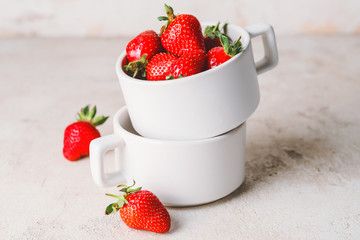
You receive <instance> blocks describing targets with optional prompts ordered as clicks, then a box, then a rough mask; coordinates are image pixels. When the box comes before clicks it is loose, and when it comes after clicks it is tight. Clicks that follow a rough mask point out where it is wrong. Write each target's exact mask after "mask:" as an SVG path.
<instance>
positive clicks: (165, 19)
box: [158, 16, 169, 21]
mask: <svg viewBox="0 0 360 240" xmlns="http://www.w3.org/2000/svg"><path fill="white" fill-rule="evenodd" d="M158 20H159V21H167V20H169V18H168V17H165V16H160V17H158Z"/></svg>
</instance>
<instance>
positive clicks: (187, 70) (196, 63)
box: [166, 49, 206, 79]
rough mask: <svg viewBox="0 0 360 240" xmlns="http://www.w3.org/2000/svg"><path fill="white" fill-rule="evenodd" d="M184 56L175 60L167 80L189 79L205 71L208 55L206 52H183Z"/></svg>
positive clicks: (198, 50) (167, 74)
mask: <svg viewBox="0 0 360 240" xmlns="http://www.w3.org/2000/svg"><path fill="white" fill-rule="evenodd" d="M181 52H182V53H183V54H182V56H181V57H180V58H178V59H177V60H175V61H174V62H173V63H172V64H171V65H170V67H169V70H168V72H167V73H166V79H174V78H175V79H176V78H179V77H188V76H191V75H194V74H196V73H200V72H202V71H203V70H204V66H205V60H206V55H205V51H204V50H200V49H197V50H193V51H181Z"/></svg>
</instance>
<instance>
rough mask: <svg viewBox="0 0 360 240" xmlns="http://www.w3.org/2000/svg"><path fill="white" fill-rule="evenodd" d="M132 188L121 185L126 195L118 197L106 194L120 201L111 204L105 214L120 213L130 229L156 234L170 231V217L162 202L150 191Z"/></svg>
mask: <svg viewBox="0 0 360 240" xmlns="http://www.w3.org/2000/svg"><path fill="white" fill-rule="evenodd" d="M134 185H135V181H134V184H133V185H132V186H126V185H119V186H118V187H122V189H121V190H120V191H121V192H124V193H125V194H123V195H121V196H116V195H113V194H106V195H108V196H110V197H115V198H117V199H118V201H117V202H116V203H112V204H110V205H109V206H108V207H107V208H106V210H105V214H106V215H108V214H111V213H115V212H117V211H119V212H120V217H121V219H122V220H123V221H124V223H125V224H126V225H127V226H128V227H130V228H135V229H141V230H148V231H151V232H156V233H165V232H167V231H169V229H170V225H171V224H170V215H169V213H168V211H167V210H166V208H165V207H164V205H163V204H162V203H161V202H160V200H159V199H158V198H157V197H156V196H155V195H154V194H153V193H152V192H150V191H146V190H140V189H141V187H139V188H136V189H131V187H133V186H134Z"/></svg>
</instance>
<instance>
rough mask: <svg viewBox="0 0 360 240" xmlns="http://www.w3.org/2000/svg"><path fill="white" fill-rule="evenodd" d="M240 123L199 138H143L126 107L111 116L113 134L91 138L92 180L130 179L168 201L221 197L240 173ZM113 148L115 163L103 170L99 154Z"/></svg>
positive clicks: (192, 202) (196, 201)
mask: <svg viewBox="0 0 360 240" xmlns="http://www.w3.org/2000/svg"><path fill="white" fill-rule="evenodd" d="M245 128H246V126H245V123H243V124H242V125H240V126H239V127H237V128H235V129H234V130H232V131H230V132H228V133H225V134H223V135H220V136H217V137H214V138H208V139H203V140H192V141H170V140H168V141H165V140H156V139H149V138H144V137H142V136H140V135H138V134H136V132H135V131H134V130H133V128H132V125H131V122H130V118H129V115H128V111H127V108H126V107H123V108H122V109H120V110H119V111H118V112H117V113H116V114H115V116H114V133H113V134H112V135H108V136H104V137H100V138H97V139H95V140H93V141H92V142H91V144H90V164H91V173H92V176H93V179H94V181H95V183H96V184H97V185H100V186H103V187H110V186H116V185H119V184H122V183H127V184H131V183H132V180H133V179H134V180H135V181H136V183H137V186H142V187H143V189H147V190H150V191H152V192H153V193H154V194H156V195H157V196H158V197H159V199H160V200H161V201H162V202H163V203H164V204H165V205H167V206H192V205H198V204H203V203H208V202H212V201H215V200H217V199H219V198H222V197H224V196H226V195H228V194H229V193H231V192H232V191H234V190H235V189H237V188H238V187H239V186H240V185H241V183H242V182H243V180H244V176H245V172H244V171H245V170H244V168H245V166H244V165H245ZM111 149H116V151H115V153H116V155H115V161H116V166H117V167H116V168H115V170H114V172H112V173H108V174H106V173H104V157H103V156H104V153H105V152H106V151H108V150H111Z"/></svg>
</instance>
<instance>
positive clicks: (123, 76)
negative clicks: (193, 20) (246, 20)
mask: <svg viewBox="0 0 360 240" xmlns="http://www.w3.org/2000/svg"><path fill="white" fill-rule="evenodd" d="M200 24H201V25H202V26H209V25H215V24H216V22H200ZM231 28H234V29H236V30H237V31H239V32H240V35H241V36H242V39H241V42H242V44H243V51H242V52H240V53H239V54H236V55H235V56H234V57H232V58H231V59H229V60H228V61H226V62H225V63H223V64H221V65H219V66H217V67H216V68H213V69H209V70H206V71H203V72H200V73H198V74H195V75H192V76H188V77H184V78H178V79H174V80H166V81H165V80H160V81H147V80H142V79H137V78H133V77H130V76H128V75H127V74H126V73H125V72H124V71H123V69H122V67H121V64H122V61H123V59H124V58H125V56H126V50H124V51H123V52H122V53H121V54H120V56H119V57H118V59H117V61H116V65H115V70H116V74H117V76H118V78H121V79H123V80H128V81H132V82H133V83H137V84H151V85H160V84H180V83H182V82H186V81H193V79H196V78H198V77H200V76H203V77H206V75H207V74H213V73H214V72H215V71H221V69H222V68H224V67H226V65H228V64H231V62H233V61H236V59H238V58H240V57H241V56H242V55H243V53H244V52H245V51H247V49H248V46H249V43H250V35H249V33H248V32H247V31H246V30H245V29H244V28H242V27H240V26H238V25H235V24H228V29H231Z"/></svg>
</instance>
